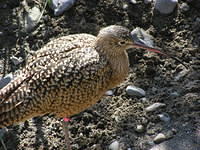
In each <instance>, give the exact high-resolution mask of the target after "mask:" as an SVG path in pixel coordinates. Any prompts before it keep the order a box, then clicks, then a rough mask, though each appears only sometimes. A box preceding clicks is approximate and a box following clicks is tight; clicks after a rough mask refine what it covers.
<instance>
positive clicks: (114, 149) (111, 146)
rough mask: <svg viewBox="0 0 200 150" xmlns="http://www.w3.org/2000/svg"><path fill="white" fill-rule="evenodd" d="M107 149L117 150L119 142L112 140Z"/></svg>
mask: <svg viewBox="0 0 200 150" xmlns="http://www.w3.org/2000/svg"><path fill="white" fill-rule="evenodd" d="M109 149H110V150H119V142H118V141H114V142H112V143H111V144H110V145H109Z"/></svg>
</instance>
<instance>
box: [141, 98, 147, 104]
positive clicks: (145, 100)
mask: <svg viewBox="0 0 200 150" xmlns="http://www.w3.org/2000/svg"><path fill="white" fill-rule="evenodd" d="M140 100H141V101H142V102H143V103H145V102H148V101H149V100H148V99H147V98H146V97H143V98H141V99H140Z"/></svg>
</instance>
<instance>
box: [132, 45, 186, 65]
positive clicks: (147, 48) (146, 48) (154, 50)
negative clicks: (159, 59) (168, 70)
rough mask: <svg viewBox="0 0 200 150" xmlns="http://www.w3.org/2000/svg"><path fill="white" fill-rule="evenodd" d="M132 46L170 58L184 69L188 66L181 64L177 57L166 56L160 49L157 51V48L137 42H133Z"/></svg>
mask: <svg viewBox="0 0 200 150" xmlns="http://www.w3.org/2000/svg"><path fill="white" fill-rule="evenodd" d="M132 44H133V45H132V46H133V47H134V48H142V49H145V50H148V51H151V52H154V53H159V54H162V55H165V56H167V57H170V58H172V59H174V60H176V61H177V62H179V63H180V64H182V65H183V66H184V67H186V68H188V66H187V65H185V64H184V63H183V61H181V60H180V59H178V58H177V57H175V56H173V55H171V54H167V53H164V52H162V51H161V49H159V48H154V47H152V46H148V45H146V44H144V43H143V42H138V41H134V42H133V43H132Z"/></svg>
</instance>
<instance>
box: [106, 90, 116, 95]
mask: <svg viewBox="0 0 200 150" xmlns="http://www.w3.org/2000/svg"><path fill="white" fill-rule="evenodd" d="M113 94H114V92H113V90H108V91H106V93H105V95H106V96H113Z"/></svg>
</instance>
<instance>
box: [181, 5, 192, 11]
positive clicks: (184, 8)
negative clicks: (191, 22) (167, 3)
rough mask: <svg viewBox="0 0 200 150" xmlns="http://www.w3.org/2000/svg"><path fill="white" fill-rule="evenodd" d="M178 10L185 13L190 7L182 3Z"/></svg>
mask: <svg viewBox="0 0 200 150" xmlns="http://www.w3.org/2000/svg"><path fill="white" fill-rule="evenodd" d="M180 10H181V11H183V12H187V11H189V10H190V6H189V5H188V4H187V3H182V4H181V5H180Z"/></svg>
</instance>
